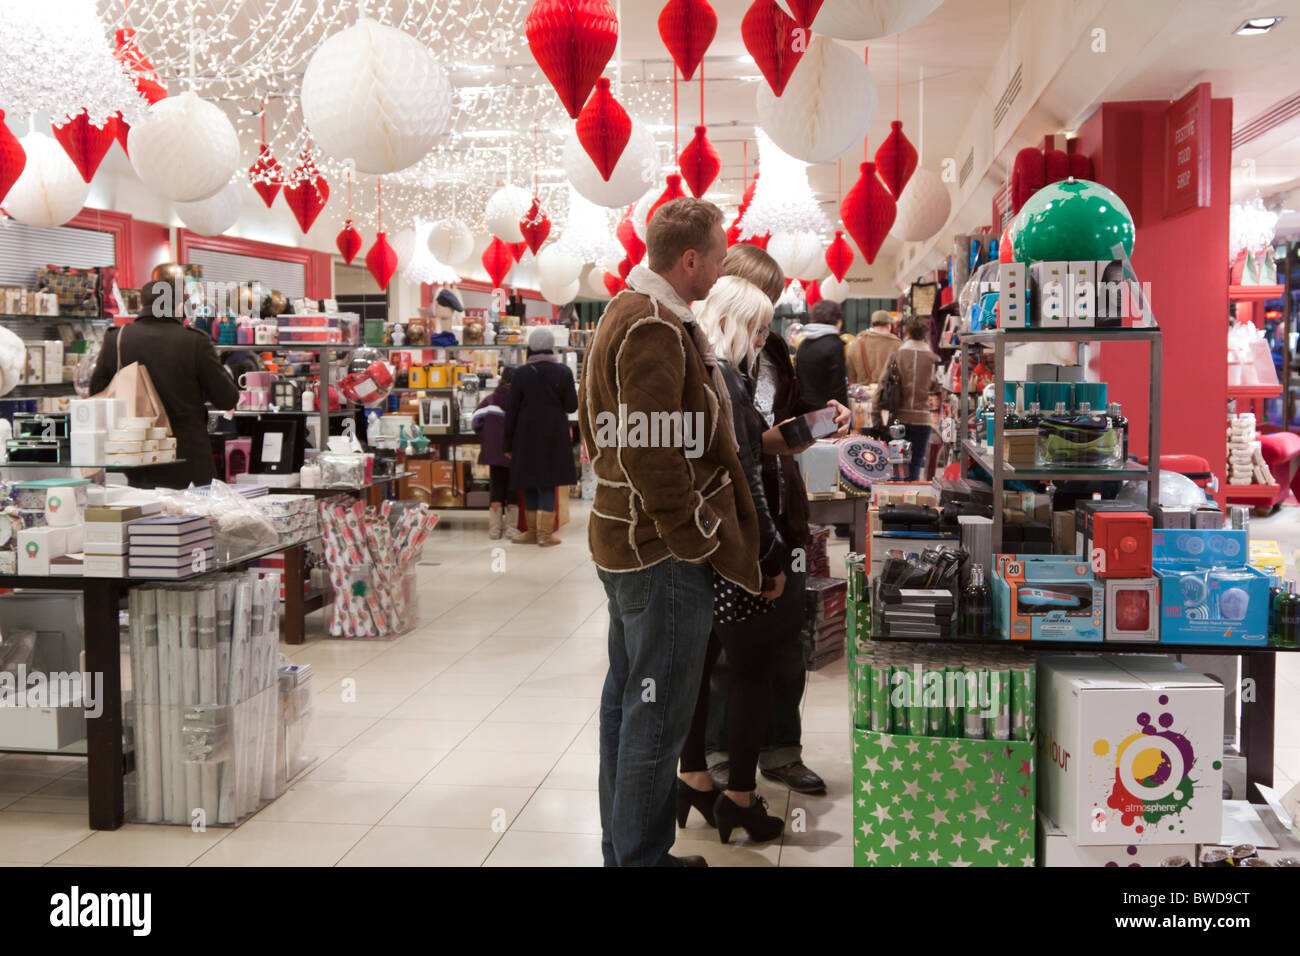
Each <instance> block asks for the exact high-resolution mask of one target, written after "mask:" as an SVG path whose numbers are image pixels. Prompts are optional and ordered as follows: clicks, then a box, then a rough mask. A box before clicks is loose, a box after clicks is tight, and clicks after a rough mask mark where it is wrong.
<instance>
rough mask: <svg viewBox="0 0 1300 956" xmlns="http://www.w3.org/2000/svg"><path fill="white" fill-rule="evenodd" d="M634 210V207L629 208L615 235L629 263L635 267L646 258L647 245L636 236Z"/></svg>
mask: <svg viewBox="0 0 1300 956" xmlns="http://www.w3.org/2000/svg"><path fill="white" fill-rule="evenodd" d="M633 208H634V207H633V206H628V211H627V213H625V214H624V216H623V218H622V219H620V220H619V223H618V229H616V230H615V232H614V235H615V236H617V237H618V241H619V245H621V246H622V247H623V251H624V252H626V253H627V261H628V262H630V263H632V265H634V266H635V265H638V264H640V262H641V260H642V259H644V258H645V243H644V242H642V241H641V237H640V236H638V235H637V234H636V227H635V226H633V225H632V209H633Z"/></svg>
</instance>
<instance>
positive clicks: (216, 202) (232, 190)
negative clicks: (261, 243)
mask: <svg viewBox="0 0 1300 956" xmlns="http://www.w3.org/2000/svg"><path fill="white" fill-rule="evenodd" d="M243 205H244V203H243V197H242V196H241V195H240V192H239V187H238V186H236V185H235V184H234V183H227V184H226V186H225V188H224V189H221V190H220V191H218V192H217V193H216V195H213V196H209V197H208V198H207V199H200V200H199V201H198V202H178V203H176V204H175V206H176V215H178V216H180V217H181V221H182V222H184V223H185V226H186V228H188V229H190V230H191V231H193V232H197V233H198V234H199V235H200V236H219V235H221V234H222V233H223V232H225V231H226V230H227V229H229V228H230V227H231V226H233V225H234V224H235V223H236V222H238V221H239V213H240V210H241V209H242V208H243Z"/></svg>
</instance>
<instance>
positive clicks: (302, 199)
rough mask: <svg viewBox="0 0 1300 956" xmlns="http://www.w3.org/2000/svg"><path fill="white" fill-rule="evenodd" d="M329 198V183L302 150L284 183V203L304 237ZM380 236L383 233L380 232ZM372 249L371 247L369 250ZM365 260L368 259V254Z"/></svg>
mask: <svg viewBox="0 0 1300 956" xmlns="http://www.w3.org/2000/svg"><path fill="white" fill-rule="evenodd" d="M329 198H330V187H329V183H327V182H326V181H325V177H324V176H322V175H321V174H320V170H318V169H317V168H316V164H315V163H313V162H312V160H311V156H310V155H309V154H308V152H307V151H306V150H303V152H302V157H301V158H300V160H299V163H298V168H297V169H295V170H294V171H293V172H292V173H291V174H290V175H289V181H288V182H287V183H285V186H284V201H285V202H286V203H288V204H289V209H290V210H292V211H293V218H294V219H297V220H298V226H299V227H300V228H301V229H302V231H303V234H304V235H306V234H307V233H308V232H309V231H311V226H312V223H314V222H315V221H316V217H317V216H319V215H320V213H321V210H322V209H324V208H325V203H326V202H327V201H328V200H329ZM380 235H381V236H382V235H383V233H382V232H381V233H380ZM385 245H387V243H385ZM373 249H374V247H373V246H372V247H371V250H372V251H373ZM366 258H367V259H369V254H368V253H367V256H366Z"/></svg>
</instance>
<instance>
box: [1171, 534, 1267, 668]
mask: <svg viewBox="0 0 1300 956" xmlns="http://www.w3.org/2000/svg"><path fill="white" fill-rule="evenodd" d="M1152 545H1153V552H1154V563H1155V574H1156V577H1157V578H1159V580H1160V605H1161V610H1160V640H1161V641H1162V642H1164V643H1170V644H1224V645H1234V644H1240V645H1248V646H1252V647H1264V646H1266V645H1267V644H1268V588H1269V579H1268V575H1266V574H1264V573H1263V572H1261V571H1259V570H1257V569H1256V568H1252V567H1249V566H1248V565H1246V563H1245V562H1246V558H1247V546H1246V532H1245V531H1234V530H1231V529H1219V530H1213V529H1199V528H1189V529H1164V530H1159V531H1156V532H1155V533H1154V534H1153V535H1152Z"/></svg>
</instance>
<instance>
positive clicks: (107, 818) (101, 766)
mask: <svg viewBox="0 0 1300 956" xmlns="http://www.w3.org/2000/svg"><path fill="white" fill-rule="evenodd" d="M309 540H311V539H305V540H302V541H298V542H297V543H295V544H290V545H285V544H282V543H277V544H275V545H273V546H270V547H266V548H262V549H260V550H257V551H252V552H249V553H248V554H242V555H239V556H238V557H234V558H231V559H229V560H226V561H215V562H213V565H212V567H211V568H210V569H209V570H208V571H206V572H204V574H197V575H194V576H193V577H189V578H183V579H181V580H182V581H196V580H199V579H201V578H203V577H205V576H206V575H208V574H216V573H218V572H221V571H232V570H237V569H239V568H243V567H247V566H248V565H249V564H251V563H252V562H254V561H256V560H258V559H259V558H264V557H267V556H269V555H272V554H278V553H280V552H284V556H285V582H284V585H285V588H286V595H288V594H293V593H295V592H294V591H293V583H294V576H293V572H292V571H291V568H293V567H296V569H297V572H296V573H297V578H296V581H297V592H296V593H298V594H301V593H302V567H303V560H302V559H303V550H304V547H305V545H306V544H307V542H308V541H309ZM158 583H162V582H159V581H158V579H156V578H85V577H32V576H29V575H4V576H0V587H5V588H27V589H30V590H39V591H68V592H74V593H75V592H80V593H81V596H82V599H83V601H84V602H85V603H84V606H83V613H84V618H85V622H86V625H85V647H86V672H87V673H88V674H91V675H93V677H92V679H93V680H95V681H96V683H97V684H98V687H99V697H100V706H101V712H100V715H99V716H98V717H93V718H92V717H87V718H86V765H87V766H86V777H87V787H88V802H89V805H90V823H89V825H90V828H91V829H92V830H116V829H117V828H118V827H120V826H121V825H122V823H123V821H124V819H125V803H124V796H123V790H122V782H123V779H124V778H125V776H126V774H127V773H129V772H130V770H131V769H132V768H133V767H134V763H135V758H134V755H133V754H130V753H126V752H124V749H123V743H122V656H121V635H120V633H119V627H118V612H119V610H120V609H121V607H122V602H123V601H124V600H125V599H126V596H127V591H129V590H130V589H131V588H133V587H138V586H140V585H144V584H158ZM318 599H320V597H319V596H318ZM304 613H305V611H300V612H298V614H297V620H296V621H295V620H294V619H293V616H292V614H293V611H292V609H291V605H290V603H289V602H286V605H285V616H284V625H285V630H286V639H288V637H289V632H290V629H291V628H292V627H293V626H294V625H295V624H296V627H297V633H298V635H299V636H298V640H297V643H302V637H301V634H302V615H303V614H304ZM23 752H24V753H31V752H32V751H23Z"/></svg>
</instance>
